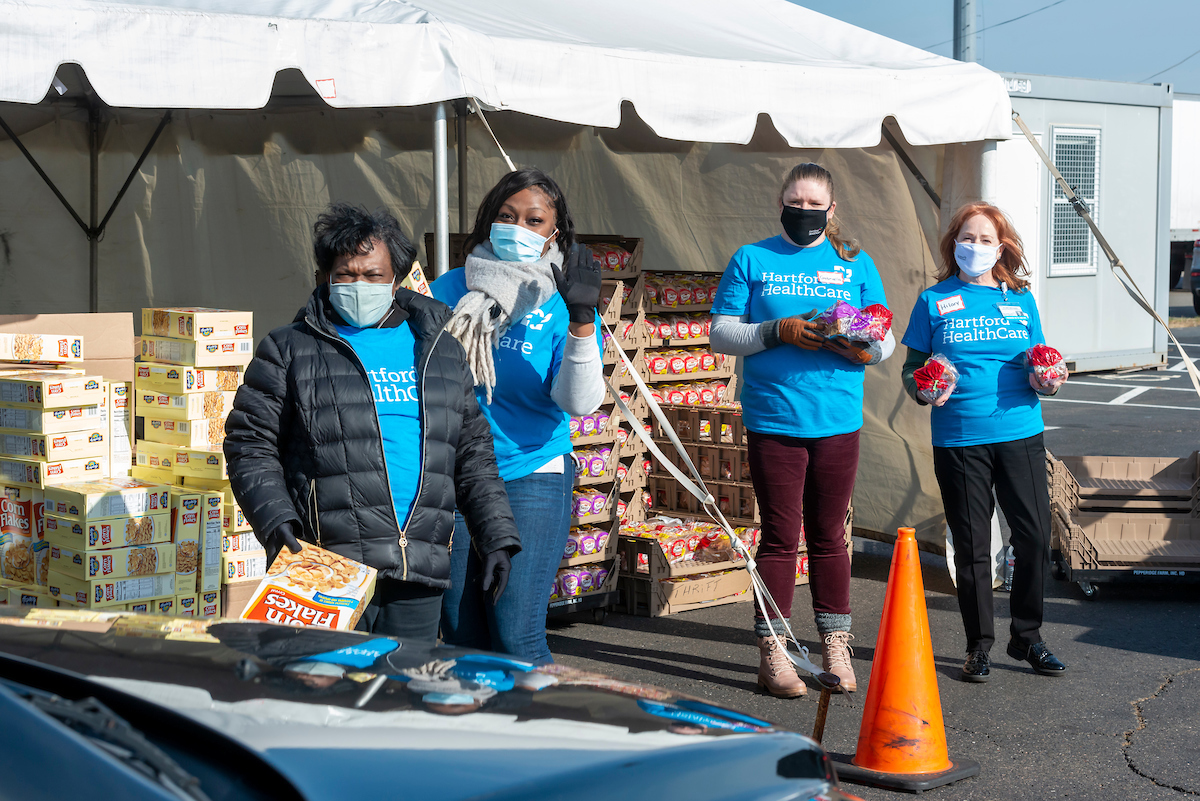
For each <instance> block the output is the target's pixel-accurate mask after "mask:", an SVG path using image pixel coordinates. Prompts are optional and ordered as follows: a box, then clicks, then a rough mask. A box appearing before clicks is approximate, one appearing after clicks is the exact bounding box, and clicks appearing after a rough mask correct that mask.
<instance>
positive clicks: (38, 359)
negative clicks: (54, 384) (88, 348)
mask: <svg viewBox="0 0 1200 801" xmlns="http://www.w3.org/2000/svg"><path fill="white" fill-rule="evenodd" d="M81 361H83V337H80V336H66V335H63V334H0V362H17V363H19V364H66V363H68V362H81Z"/></svg>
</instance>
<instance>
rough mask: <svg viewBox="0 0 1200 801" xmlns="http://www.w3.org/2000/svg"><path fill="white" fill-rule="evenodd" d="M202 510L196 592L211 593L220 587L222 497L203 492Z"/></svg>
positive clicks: (215, 493)
mask: <svg viewBox="0 0 1200 801" xmlns="http://www.w3.org/2000/svg"><path fill="white" fill-rule="evenodd" d="M201 499H202V500H201V508H202V509H203V510H204V514H203V522H202V528H201V531H200V553H201V555H202V556H201V564H200V572H199V576H198V578H197V590H198V591H199V592H201V593H204V592H213V591H216V590H218V589H220V587H221V579H222V573H221V567H222V564H221V545H222V543H221V519H222V517H223V511H222V510H223V508H224V503H223V501H224V497H223V495H222V494H221V493H219V492H204V493H203V494H202V496H201Z"/></svg>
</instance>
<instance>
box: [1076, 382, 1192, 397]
mask: <svg viewBox="0 0 1200 801" xmlns="http://www.w3.org/2000/svg"><path fill="white" fill-rule="evenodd" d="M1126 380H1127V381H1128V380H1129V379H1126ZM1063 386H1065V387H1104V388H1105V389H1134V388H1137V389H1165V390H1168V391H1170V392H1191V393H1193V394H1195V392H1196V390H1194V389H1192V388H1190V387H1158V386H1147V385H1145V384H1098V383H1096V382H1095V381H1076V380H1074V379H1071V380H1068V381H1067V383H1065V384H1063Z"/></svg>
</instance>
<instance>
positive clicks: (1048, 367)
mask: <svg viewBox="0 0 1200 801" xmlns="http://www.w3.org/2000/svg"><path fill="white" fill-rule="evenodd" d="M1025 371H1026V372H1027V373H1030V374H1031V375H1033V376H1034V377H1035V378H1037V382H1038V383H1039V384H1040V385H1042V386H1043V387H1046V386H1049V385H1050V384H1051V383H1053V382H1054V381H1057V380H1059V379H1062V378H1066V377H1067V365H1066V362H1065V361H1063V356H1062V354H1061V353H1059V352H1058V351H1057V350H1055V349H1054V348H1052V347H1050V346H1049V345H1034V346H1033V347H1032V348H1030V349H1029V350H1027V351H1025Z"/></svg>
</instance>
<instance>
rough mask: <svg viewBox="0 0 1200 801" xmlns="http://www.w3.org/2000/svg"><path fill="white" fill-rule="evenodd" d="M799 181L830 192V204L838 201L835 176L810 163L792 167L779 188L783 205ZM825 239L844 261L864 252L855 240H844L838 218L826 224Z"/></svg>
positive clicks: (829, 220) (831, 219) (831, 218)
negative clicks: (810, 182)
mask: <svg viewBox="0 0 1200 801" xmlns="http://www.w3.org/2000/svg"><path fill="white" fill-rule="evenodd" d="M797 181H815V182H816V183H818V184H821V185H822V186H824V187H825V188H826V189H828V190H829V200H830V202H833V201H835V200H837V197H836V196H835V195H834V192H833V175H832V174H831V173H830V172H829V170H827V169H825V168H824V167H822V166H821V165H820V164H814V163H813V162H811V161H809V162H805V163H804V164H797V165H796V166H795V167H792V169H791V171H790V172H789V173H788V174H787V177H786V178H784V179H783V186H782V187H780V188H779V202H780V203H781V204H782V203H783V195H784V193H785V192H787V191H788V188H789V187H790V186H791V185H792V184H794V183H796V182H797ZM825 237H826V238H827V239H828V240H829V242H830V244H832V245H833V249H834V250H835V251H836V252H837V254H838V256H839V257H841V259H842V261H854V259H855V257H856V256H858V254H859V253H860V252H861V251H862V248H861V247H859V244H858V243H857V242H855V241H854V240H853V239H851V240H848V241H847V240H846V239H845V238H843V236H842V231H841V229H840V228H839V227H838V223H837V217H830V218H829V219H828V221H827V222H826V223H825Z"/></svg>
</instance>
